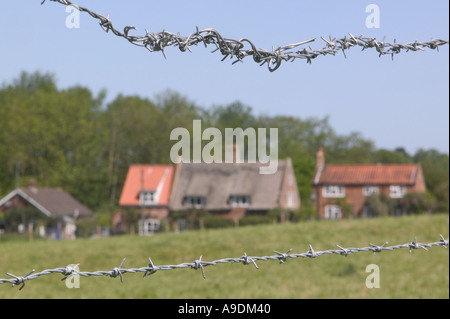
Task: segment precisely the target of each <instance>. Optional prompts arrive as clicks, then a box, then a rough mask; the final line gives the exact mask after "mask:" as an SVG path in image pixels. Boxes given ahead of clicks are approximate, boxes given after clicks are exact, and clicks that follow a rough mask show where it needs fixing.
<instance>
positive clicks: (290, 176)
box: [279, 159, 300, 211]
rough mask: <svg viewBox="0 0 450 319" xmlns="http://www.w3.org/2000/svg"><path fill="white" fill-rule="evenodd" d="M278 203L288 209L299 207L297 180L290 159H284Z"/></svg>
mask: <svg viewBox="0 0 450 319" xmlns="http://www.w3.org/2000/svg"><path fill="white" fill-rule="evenodd" d="M279 203H280V207H281V208H283V209H286V210H289V211H293V210H297V209H299V208H300V195H299V193H298V188H297V181H296V178H295V174H294V169H293V167H292V163H291V160H290V159H287V160H286V167H285V172H284V177H283V181H282V185H281V192H280V199H279Z"/></svg>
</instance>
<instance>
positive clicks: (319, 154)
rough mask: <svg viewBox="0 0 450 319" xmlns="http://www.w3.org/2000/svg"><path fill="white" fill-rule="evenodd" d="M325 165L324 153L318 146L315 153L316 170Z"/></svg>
mask: <svg viewBox="0 0 450 319" xmlns="http://www.w3.org/2000/svg"><path fill="white" fill-rule="evenodd" d="M324 167H325V154H324V153H323V149H322V147H319V150H318V151H317V154H316V171H318V170H322V169H323V168H324Z"/></svg>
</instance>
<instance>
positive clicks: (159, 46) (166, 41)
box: [41, 0, 449, 72]
mask: <svg viewBox="0 0 450 319" xmlns="http://www.w3.org/2000/svg"><path fill="white" fill-rule="evenodd" d="M50 1H53V2H58V3H60V4H63V5H66V6H72V7H74V8H76V9H77V10H79V11H81V12H86V13H88V14H89V15H90V16H92V17H93V18H95V19H97V20H98V21H99V24H100V27H101V28H102V29H103V30H104V31H105V32H109V31H111V32H112V33H113V34H114V35H116V36H118V37H122V38H125V39H126V40H128V41H129V42H130V43H132V44H134V45H137V46H140V47H144V48H146V49H147V50H148V51H150V52H156V51H161V52H162V54H163V55H164V57H165V58H166V54H165V52H164V49H165V48H166V47H168V46H174V47H178V48H179V49H180V51H182V52H185V51H186V50H188V51H189V52H192V51H191V49H190V47H191V46H193V45H198V44H200V43H203V44H204V46H205V48H206V47H207V46H208V45H210V44H212V45H214V46H215V47H216V48H215V49H214V50H213V51H212V53H214V52H216V51H220V53H221V54H222V55H223V56H224V57H223V59H222V61H224V60H225V59H226V58H228V57H230V58H232V59H233V58H234V59H236V60H235V61H234V62H233V63H232V64H235V63H237V62H243V60H244V58H246V57H248V56H251V57H253V60H254V61H255V62H257V63H260V65H264V64H266V63H267V66H268V69H269V71H271V72H273V71H275V70H276V69H278V68H279V67H280V65H281V63H282V62H283V61H290V62H292V61H294V60H295V59H306V61H307V63H311V61H312V60H313V59H316V58H317V57H318V56H321V55H329V54H331V55H335V54H336V53H337V52H339V51H342V53H343V54H344V56H345V57H346V54H345V51H346V50H349V49H350V48H352V47H356V46H358V47H361V48H362V50H365V49H369V48H374V49H375V50H376V51H377V52H378V53H379V57H381V56H382V55H391V57H392V59H394V55H395V54H398V53H400V52H401V51H402V50H406V51H425V48H429V49H433V50H434V49H436V50H439V46H441V45H446V44H448V43H449V41H448V40H442V39H431V40H429V41H426V42H418V41H417V40H416V41H414V42H408V43H406V44H400V43H396V40H394V43H388V42H385V41H384V40H385V39H383V41H381V42H378V41H377V40H376V38H371V37H364V36H363V35H360V36H354V35H352V34H351V33H349V37H347V36H345V37H344V38H340V39H336V38H331V36H330V38H329V39H328V40H327V39H325V38H324V37H321V39H322V40H323V41H324V42H325V44H326V45H325V47H323V48H321V49H318V50H313V49H312V48H311V47H309V48H303V49H299V50H297V51H292V49H294V48H297V47H299V46H302V45H305V44H308V43H311V42H314V41H315V40H316V39H315V38H312V39H309V40H306V41H303V42H299V43H294V44H289V45H285V46H280V47H278V48H277V49H272V51H267V50H265V49H257V48H256V46H255V45H254V44H253V43H252V42H251V41H250V40H249V39H246V38H242V39H240V40H233V39H228V38H225V37H223V36H222V35H221V34H220V33H219V32H218V31H217V30H215V29H212V28H206V29H203V30H199V28H198V27H197V28H196V31H195V32H194V33H191V34H189V36H187V37H183V36H180V35H179V34H175V33H171V32H168V31H166V30H163V31H161V32H158V33H152V32H149V31H148V30H145V33H146V34H145V35H143V36H135V35H130V34H129V32H130V31H131V30H136V28H135V27H133V26H126V27H124V29H123V32H120V31H119V30H117V29H115V28H114V27H113V25H112V22H111V19H110V15H109V14H108V15H107V16H106V17H104V16H102V15H100V14H98V13H95V12H93V11H91V10H89V9H87V8H84V7H80V6H78V5H76V4H73V3H72V2H70V1H68V0H50ZM44 2H45V0H43V1H42V2H41V4H44ZM246 45H248V46H249V48H245V46H246Z"/></svg>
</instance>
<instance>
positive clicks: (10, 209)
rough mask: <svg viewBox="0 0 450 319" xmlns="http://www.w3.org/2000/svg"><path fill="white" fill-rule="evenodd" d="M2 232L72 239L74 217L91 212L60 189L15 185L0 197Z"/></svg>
mask: <svg viewBox="0 0 450 319" xmlns="http://www.w3.org/2000/svg"><path fill="white" fill-rule="evenodd" d="M0 212H2V215H3V220H2V225H1V228H2V231H3V232H12V233H14V232H19V233H25V232H28V233H29V234H30V235H34V234H37V235H38V236H39V237H42V238H53V239H75V237H76V230H77V227H76V224H75V222H76V220H77V219H79V218H83V217H89V216H93V212H92V211H91V210H89V209H88V208H87V207H86V206H84V205H83V204H82V203H80V202H79V201H78V200H77V199H75V198H74V197H72V196H71V195H70V194H68V193H66V192H65V191H64V190H63V189H61V188H37V187H36V186H35V184H34V183H33V182H30V184H29V185H28V187H24V188H16V189H15V190H13V191H12V192H10V193H9V194H8V195H6V196H5V197H3V198H2V199H0Z"/></svg>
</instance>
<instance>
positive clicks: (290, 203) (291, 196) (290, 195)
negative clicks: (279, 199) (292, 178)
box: [286, 192, 295, 208]
mask: <svg viewBox="0 0 450 319" xmlns="http://www.w3.org/2000/svg"><path fill="white" fill-rule="evenodd" d="M294 204H295V201H294V192H289V193H288V195H287V204H286V206H287V207H288V208H292V207H294Z"/></svg>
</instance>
